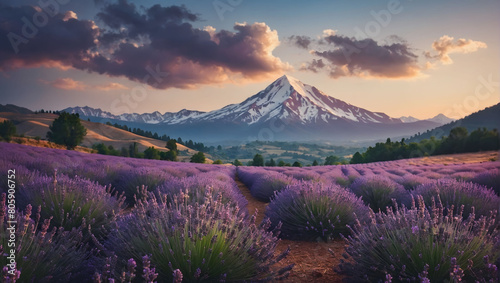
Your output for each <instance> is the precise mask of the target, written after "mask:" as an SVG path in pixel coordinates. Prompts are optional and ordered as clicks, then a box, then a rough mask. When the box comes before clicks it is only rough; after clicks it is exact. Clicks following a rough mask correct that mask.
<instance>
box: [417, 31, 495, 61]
mask: <svg viewBox="0 0 500 283" xmlns="http://www.w3.org/2000/svg"><path fill="white" fill-rule="evenodd" d="M487 47H488V46H487V45H486V43H484V42H481V41H475V40H472V39H465V38H459V39H457V40H454V38H453V37H451V36H448V35H443V36H442V37H441V38H439V40H436V41H434V42H433V43H432V49H434V51H436V52H437V54H436V55H433V54H431V52H429V51H428V52H425V56H426V57H427V58H428V59H438V60H439V61H441V62H442V63H443V64H451V63H453V61H452V60H451V58H450V56H449V54H452V53H462V54H466V53H471V52H476V51H477V50H479V49H480V48H487Z"/></svg>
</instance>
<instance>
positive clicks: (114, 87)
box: [92, 83, 128, 91]
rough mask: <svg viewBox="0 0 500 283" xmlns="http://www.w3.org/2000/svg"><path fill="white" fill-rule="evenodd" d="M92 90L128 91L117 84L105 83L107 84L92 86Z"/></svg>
mask: <svg viewBox="0 0 500 283" xmlns="http://www.w3.org/2000/svg"><path fill="white" fill-rule="evenodd" d="M92 88H94V89H97V90H102V91H110V90H120V89H128V87H126V86H124V85H122V84H119V83H107V84H102V85H96V86H93V87H92Z"/></svg>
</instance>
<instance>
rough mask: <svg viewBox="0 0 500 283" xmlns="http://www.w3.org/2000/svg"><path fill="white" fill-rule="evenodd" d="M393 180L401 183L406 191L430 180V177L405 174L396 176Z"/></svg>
mask: <svg viewBox="0 0 500 283" xmlns="http://www.w3.org/2000/svg"><path fill="white" fill-rule="evenodd" d="M395 181H396V183H398V184H400V185H402V186H403V187H404V188H405V190H407V191H411V190H413V189H415V188H416V187H418V186H420V185H422V184H425V183H429V182H432V180H431V179H427V178H425V177H421V176H417V175H413V174H406V175H404V176H401V177H399V178H396V179H395Z"/></svg>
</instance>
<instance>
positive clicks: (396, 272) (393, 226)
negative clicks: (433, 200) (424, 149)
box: [337, 197, 500, 282]
mask: <svg viewBox="0 0 500 283" xmlns="http://www.w3.org/2000/svg"><path fill="white" fill-rule="evenodd" d="M418 203H419V205H418V207H417V206H416V205H415V202H412V205H411V208H410V209H408V208H405V207H397V208H396V209H395V210H394V211H393V210H392V209H391V210H389V211H388V212H387V213H377V214H375V213H374V212H373V211H372V210H371V211H370V218H371V222H370V223H367V224H361V223H360V222H359V221H358V222H357V223H356V224H355V225H354V227H352V235H351V236H349V237H348V238H346V243H347V245H348V246H347V247H346V253H345V254H344V257H345V258H347V259H349V261H347V262H346V261H344V260H341V264H340V265H339V267H338V269H337V272H341V273H344V274H346V275H348V276H350V277H351V278H350V279H352V280H353V281H357V282H360V281H362V282H391V280H395V281H398V282H403V281H411V282H417V281H418V282H460V281H464V282H496V278H497V266H495V265H494V264H493V263H492V262H494V261H495V260H496V259H497V258H498V257H499V256H500V250H499V245H498V242H499V239H500V238H499V232H498V230H497V229H495V228H494V227H495V219H494V215H492V216H481V217H480V218H479V219H478V220H476V219H474V217H470V218H468V219H464V218H463V217H462V215H460V214H457V215H453V217H450V216H445V215H444V214H443V209H442V208H440V207H439V206H433V207H431V208H429V209H428V208H426V207H425V205H424V200H423V198H422V197H418ZM495 214H496V213H495Z"/></svg>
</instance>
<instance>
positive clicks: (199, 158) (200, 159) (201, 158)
mask: <svg viewBox="0 0 500 283" xmlns="http://www.w3.org/2000/svg"><path fill="white" fill-rule="evenodd" d="M191 162H192V163H205V154H203V152H201V151H198V153H195V154H194V155H193V156H191Z"/></svg>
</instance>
